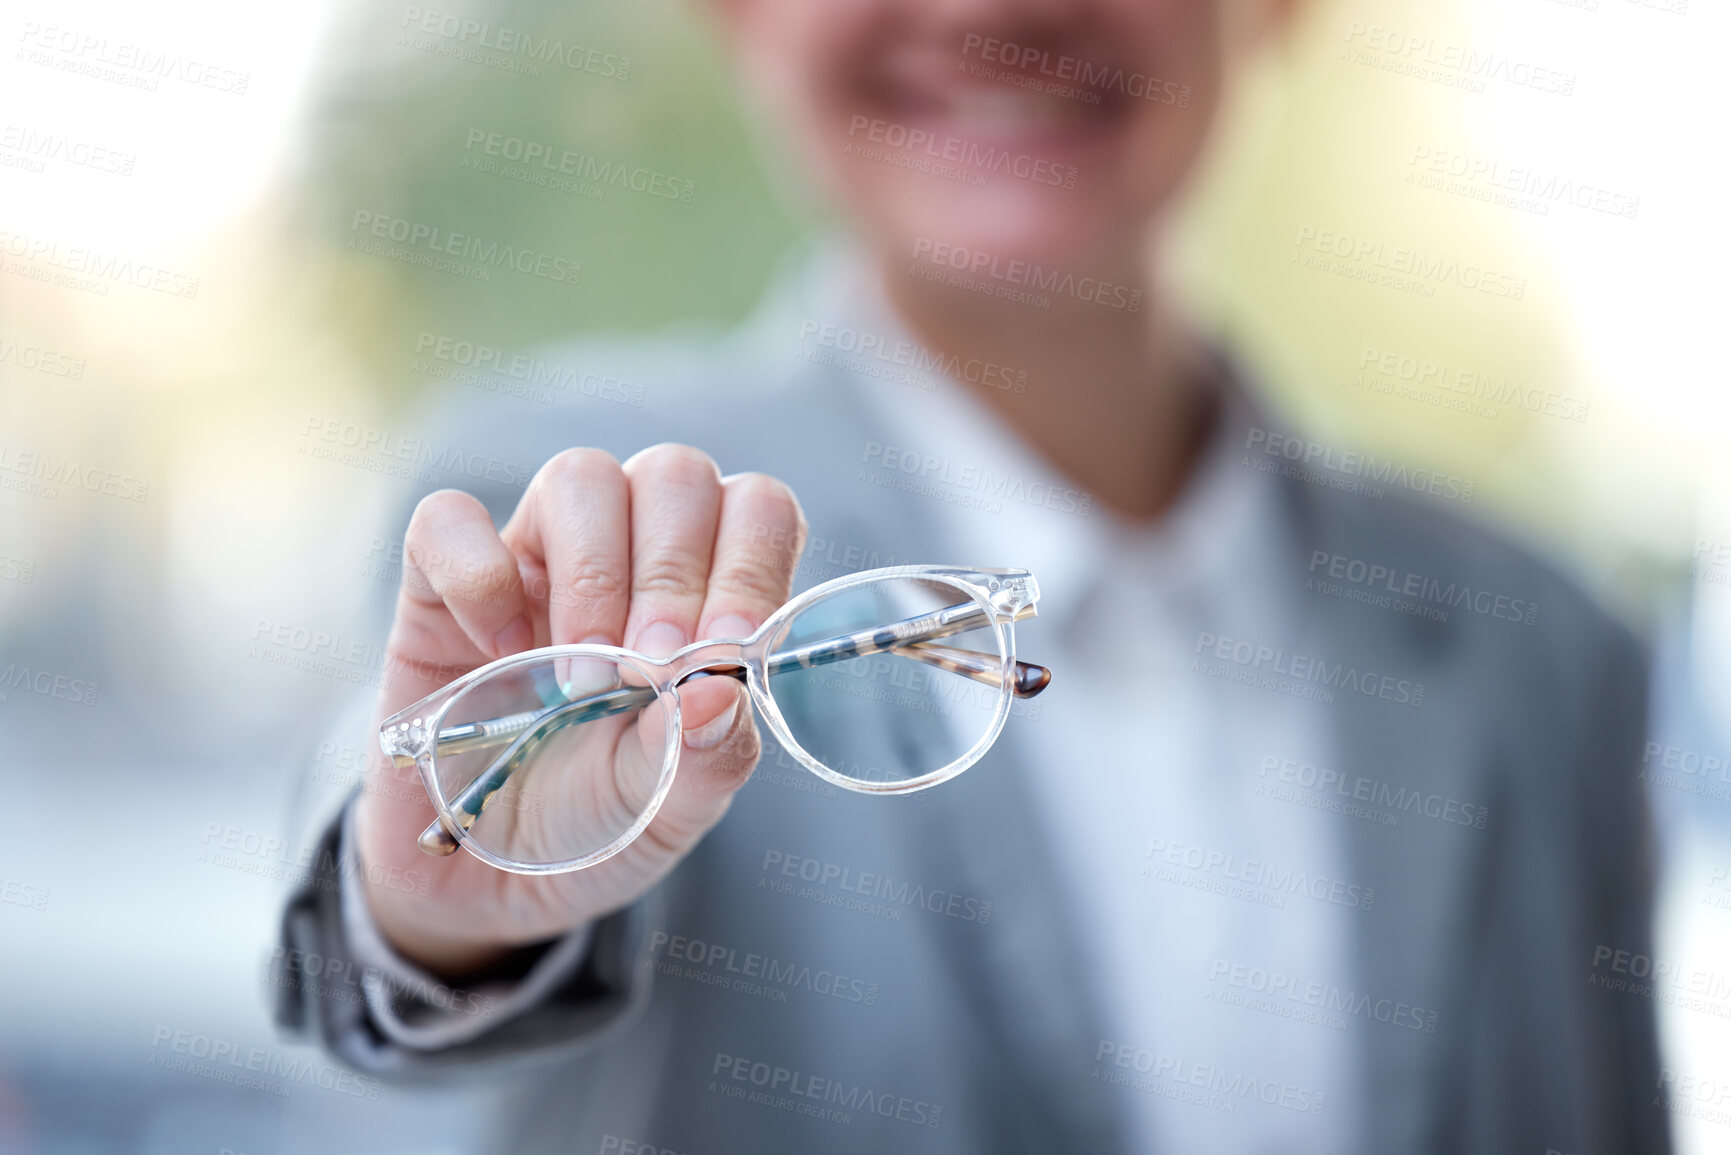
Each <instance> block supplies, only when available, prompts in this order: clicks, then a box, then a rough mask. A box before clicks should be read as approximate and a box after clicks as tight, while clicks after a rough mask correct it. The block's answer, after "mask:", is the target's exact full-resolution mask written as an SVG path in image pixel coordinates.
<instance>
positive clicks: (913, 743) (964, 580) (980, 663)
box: [379, 565, 1052, 874]
mask: <svg viewBox="0 0 1731 1155" xmlns="http://www.w3.org/2000/svg"><path fill="white" fill-rule="evenodd" d="M1039 600H1040V587H1039V586H1038V584H1036V583H1035V581H1034V577H1033V575H1032V574H1030V573H1028V571H1026V570H1018V569H963V568H958V567H953V566H924V565H922V566H895V567H892V568H889V569H879V570H871V571H868V572H865V573H858V574H851V575H849V576H846V577H841V578H837V579H835V580H834V581H829V582H825V583H824V584H822V585H820V586H816V587H814V588H812V589H810V590H808V591H806V592H805V593H803V594H801V595H799V596H798V597H796V598H794V599H793V600H792V601H790V602H788V603H787V604H786V605H784V606H782V607H781V608H780V609H779V610H777V611H776V612H775V613H774V614H772V615H771V616H770V618H769V620H768V621H766V622H764V623H763V625H762V626H760V627H759V628H758V629H757V630H756V632H754V633H753V634H752V635H751V636H750V637H749V638H716V639H711V640H707V641H699V642H693V643H692V644H691V645H689V646H686V647H684V648H683V649H681V650H679V651H677V652H676V653H673V654H671V655H669V656H667V657H665V658H650V657H647V656H645V655H643V654H639V653H637V652H635V651H633V650H626V649H621V648H620V647H617V646H601V645H571V646H548V647H545V648H543V649H537V650H529V651H526V652H524V653H521V654H513V655H511V656H510V657H505V658H500V659H499V660H498V661H495V662H489V663H488V664H487V665H485V666H482V667H480V668H479V669H476V670H473V671H471V672H470V673H468V674H465V675H464V676H463V677H461V678H459V679H457V680H456V681H454V682H452V683H451V684H450V685H448V686H446V687H444V688H443V689H441V690H439V691H437V692H436V693H434V694H431V695H429V696H428V697H426V698H423V699H422V700H421V701H419V702H416V703H415V704H414V705H413V706H410V707H409V708H408V709H406V710H403V711H402V712H401V713H399V714H396V715H395V716H393V717H392V718H390V719H389V720H388V721H386V722H385V723H384V724H383V725H382V726H381V727H380V728H379V744H380V746H381V747H382V748H383V750H384V752H385V754H386V755H387V756H388V757H390V758H391V760H392V761H393V763H394V764H396V765H397V766H399V767H403V768H407V767H409V766H411V765H413V766H415V767H417V768H418V769H419V770H420V774H421V781H422V783H423V784H424V785H425V786H426V788H427V795H428V797H429V798H431V799H432V802H433V808H434V809H435V810H436V811H437V812H438V817H437V818H436V819H435V820H434V821H433V822H432V823H431V824H430V825H429V826H428V827H427V829H426V830H425V831H423V832H422V834H421V837H420V840H419V845H420V847H421V849H422V850H424V851H426V852H427V853H429V854H436V855H447V854H451V853H453V852H454V851H455V850H456V849H457V848H458V847H459V846H461V847H462V848H463V849H464V850H467V851H469V852H470V853H471V854H473V855H474V856H475V857H477V858H479V859H481V860H482V861H483V862H487V863H490V864H492V865H493V866H496V867H498V868H500V869H501V870H509V871H512V872H514V873H518V874H562V873H565V872H567V871H572V870H582V869H584V868H585V867H590V866H594V865H595V864H596V863H599V862H605V861H606V860H607V859H609V858H611V857H613V856H614V855H615V854H618V853H619V852H620V851H621V850H623V849H625V847H627V846H629V845H630V844H631V842H632V840H634V839H635V838H637V836H638V835H640V834H642V833H643V831H644V829H645V828H647V827H648V825H649V823H650V822H651V820H653V819H654V817H655V814H656V812H657V811H658V810H659V809H660V808H661V804H662V802H663V801H665V800H666V798H667V793H668V791H669V790H670V789H671V788H672V786H673V778H674V774H675V772H676V771H677V770H678V768H679V752H680V749H681V748H682V745H683V743H682V741H681V738H680V735H681V726H680V702H679V698H680V688H681V687H682V686H684V685H686V684H687V683H690V682H692V681H694V680H696V679H699V678H707V677H729V678H735V679H738V680H740V681H743V682H744V683H745V684H746V687H747V689H748V691H749V693H750V696H751V701H752V704H753V705H754V706H756V707H757V711H758V713H759V714H760V715H761V716H762V717H763V719H764V721H765V723H766V724H767V725H768V727H769V730H770V733H771V734H772V735H773V736H774V737H775V739H776V740H777V741H778V742H779V743H780V744H781V746H782V747H783V749H785V750H786V751H787V753H788V754H789V755H790V756H791V757H792V758H793V759H794V760H795V761H797V762H798V763H799V764H800V765H802V766H804V767H805V768H806V769H807V770H810V771H811V772H812V773H813V774H816V775H817V776H818V777H819V778H822V779H824V780H825V781H826V782H831V783H833V784H834V785H836V786H840V787H842V788H843V789H846V790H854V791H858V792H861V793H865V794H908V793H911V792H913V791H916V790H924V789H926V788H927V787H930V786H935V785H937V784H938V783H940V782H944V781H947V780H949V779H951V778H954V777H955V776H956V775H957V774H960V773H961V772H962V771H963V770H966V769H967V768H968V767H969V766H972V765H973V764H974V763H975V762H977V761H979V759H980V758H981V757H982V756H983V755H984V754H985V753H986V751H987V750H989V749H990V748H991V746H992V743H993V742H995V741H997V739H998V735H999V734H1001V733H1002V732H1003V729H1004V722H1005V720H1006V719H1007V718H1008V717H1009V714H1010V705H1011V702H1012V701H1013V700H1014V699H1016V698H1031V697H1033V696H1034V695H1036V694H1038V693H1039V692H1040V691H1041V690H1044V689H1045V688H1046V686H1047V684H1048V683H1049V682H1050V681H1051V678H1052V674H1051V671H1050V670H1047V669H1046V668H1045V667H1043V666H1034V665H1030V664H1028V663H1026V662H1019V661H1017V660H1016V637H1015V630H1014V625H1015V623H1016V622H1017V621H1020V620H1022V619H1024V618H1031V617H1033V616H1034V615H1035V612H1036V605H1037V603H1038V602H1039Z"/></svg>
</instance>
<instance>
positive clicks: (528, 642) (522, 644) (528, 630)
mask: <svg viewBox="0 0 1731 1155" xmlns="http://www.w3.org/2000/svg"><path fill="white" fill-rule="evenodd" d="M534 644H535V627H534V626H531V625H530V624H529V619H528V618H526V617H521V616H519V617H517V618H516V619H514V620H513V621H512V622H511V624H510V625H508V626H506V627H505V628H504V629H502V630H500V631H499V636H498V637H496V638H494V639H493V655H494V656H495V657H499V658H503V657H504V656H506V655H507V654H519V653H522V652H523V651H524V650H527V649H529V648H530V647H531V646H533V645H534Z"/></svg>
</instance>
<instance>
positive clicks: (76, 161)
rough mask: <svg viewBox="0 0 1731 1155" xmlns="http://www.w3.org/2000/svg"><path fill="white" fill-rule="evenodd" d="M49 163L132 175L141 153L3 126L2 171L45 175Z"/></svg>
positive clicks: (14, 125) (0, 132) (24, 127)
mask: <svg viewBox="0 0 1731 1155" xmlns="http://www.w3.org/2000/svg"><path fill="white" fill-rule="evenodd" d="M50 164H63V165H66V166H67V167H69V168H82V169H89V170H90V171H91V172H101V173H108V174H110V175H112V176H131V175H132V170H133V169H134V168H135V167H136V166H137V164H138V154H137V153H134V152H123V151H121V150H120V149H117V148H110V147H108V146H107V145H102V144H96V143H94V142H92V141H88V140H81V139H80V138H78V137H75V136H67V135H66V134H64V133H60V132H52V131H46V130H42V131H39V130H37V129H34V128H31V127H30V126H29V125H24V124H17V123H8V124H6V125H4V126H0V168H10V169H18V170H22V171H24V172H38V173H39V172H46V171H47V170H48V166H49V165H50Z"/></svg>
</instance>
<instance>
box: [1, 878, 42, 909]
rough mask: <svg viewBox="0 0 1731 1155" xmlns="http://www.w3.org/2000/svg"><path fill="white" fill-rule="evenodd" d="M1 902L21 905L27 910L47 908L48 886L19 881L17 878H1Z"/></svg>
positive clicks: (9, 904)
mask: <svg viewBox="0 0 1731 1155" xmlns="http://www.w3.org/2000/svg"><path fill="white" fill-rule="evenodd" d="M0 902H3V903H5V904H6V905H8V906H21V907H23V908H24V909H25V910H47V909H48V888H47V887H45V886H32V885H31V884H30V883H28V882H19V881H18V880H17V879H16V878H0Z"/></svg>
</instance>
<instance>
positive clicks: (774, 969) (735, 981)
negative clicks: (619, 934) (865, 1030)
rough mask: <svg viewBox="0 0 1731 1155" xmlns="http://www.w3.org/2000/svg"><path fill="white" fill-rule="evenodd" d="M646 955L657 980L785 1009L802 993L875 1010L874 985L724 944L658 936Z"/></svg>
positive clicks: (651, 938) (652, 937)
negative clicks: (721, 990) (717, 989)
mask: <svg viewBox="0 0 1731 1155" xmlns="http://www.w3.org/2000/svg"><path fill="white" fill-rule="evenodd" d="M649 954H650V957H651V958H652V959H653V960H654V963H655V972H656V973H657V974H661V975H667V976H669V977H672V978H684V979H689V980H691V981H693V982H698V983H703V984H705V985H707V986H712V987H721V988H724V989H726V990H731V991H735V992H738V993H741V994H749V995H755V996H757V997H759V998H766V999H768V1000H769V1001H771V1002H778V1003H785V1002H786V1001H787V996H788V993H789V992H790V991H805V992H806V993H807V994H810V995H815V996H818V997H819V998H829V999H836V1000H838V1001H840V1002H844V1003H855V1004H858V1005H860V1006H866V1007H875V1006H877V1001H878V984H877V983H875V982H870V981H868V980H866V979H863V978H859V977H857V976H850V975H848V974H846V973H845V972H842V971H838V970H832V969H830V968H828V967H812V966H810V965H809V964H806V963H797V962H789V961H787V960H785V959H778V958H775V957H774V956H773V955H765V954H758V953H756V952H754V951H742V950H740V949H739V948H738V947H733V946H728V945H727V944H725V943H719V942H712V941H707V940H704V939H700V938H693V937H690V936H688V935H681V934H669V933H667V932H666V931H664V930H657V931H655V932H654V933H653V934H651V935H650V936H649Z"/></svg>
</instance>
